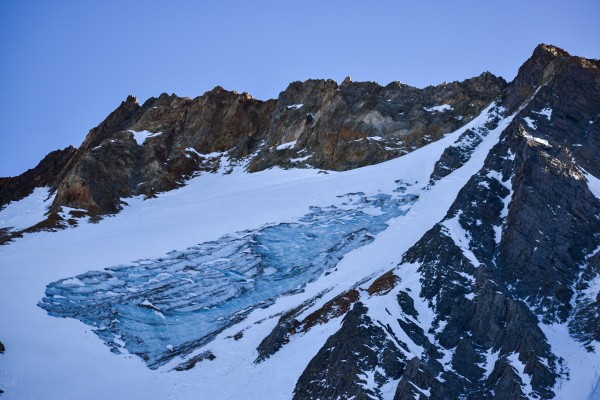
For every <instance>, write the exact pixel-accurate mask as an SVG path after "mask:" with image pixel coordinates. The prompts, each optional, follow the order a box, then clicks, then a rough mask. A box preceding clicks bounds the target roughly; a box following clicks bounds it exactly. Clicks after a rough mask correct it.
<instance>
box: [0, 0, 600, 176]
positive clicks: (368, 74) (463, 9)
mask: <svg viewBox="0 0 600 400" xmlns="http://www.w3.org/2000/svg"><path fill="white" fill-rule="evenodd" d="M598 15H600V2H598V1H596V0H579V1H575V0H574V1H569V2H567V1H554V0H547V1H539V0H529V1H513V0H510V1H502V2H482V1H452V2H450V1H421V2H415V1H411V2H409V1H383V0H382V1H374V0H371V1H368V2H367V1H365V2H359V1H312V0H308V1H297V2H289V1H228V0H222V1H184V0H173V1H169V2H167V1H160V2H159V1H133V0H131V1H117V0H114V1H113V0H104V1H96V2H92V1H61V0H56V1H42V0H40V1H31V0H2V1H0V51H1V53H0V54H1V55H2V56H1V60H2V61H1V62H0V176H10V175H17V174H20V173H22V172H24V171H25V170H26V169H28V168H33V167H34V166H35V165H36V164H37V162H39V161H40V160H41V158H43V156H44V155H45V154H47V153H48V152H50V151H52V150H54V149H58V148H64V147H66V146H68V145H69V144H72V145H74V146H79V144H80V143H81V142H82V141H83V139H84V138H85V136H86V134H87V132H88V131H89V130H90V129H91V128H93V127H94V126H96V125H97V124H98V123H100V122H101V121H102V120H103V119H104V118H105V117H106V116H107V115H108V114H109V113H110V112H111V111H112V110H113V109H115V108H116V107H117V106H118V105H119V104H120V102H121V101H122V100H124V99H125V98H126V97H127V95H128V94H133V95H135V96H137V97H138V98H139V99H140V100H141V101H144V100H145V99H147V98H148V97H151V96H158V95H160V94H161V93H162V92H167V93H176V94H178V95H180V96H190V97H195V96H198V95H201V94H202V93H204V92H205V91H207V90H210V89H212V88H213V87H214V86H216V85H221V86H223V87H225V88H226V89H230V90H237V91H238V92H243V91H246V92H249V93H250V94H252V95H253V96H254V97H257V98H259V99H267V98H275V97H277V95H278V93H279V92H280V91H282V90H284V89H285V87H286V86H287V84H288V83H289V82H292V81H295V80H305V79H308V78H332V79H335V80H337V81H341V80H343V79H344V77H345V76H347V75H350V76H352V77H353V79H354V80H355V81H362V80H370V81H377V82H379V83H381V84H387V83H389V82H391V81H396V80H398V81H401V82H404V83H407V84H410V85H413V86H418V87H423V86H427V85H429V84H438V83H441V82H444V81H453V80H463V79H466V78H469V77H472V76H476V75H479V74H480V73H481V72H483V71H486V70H489V71H491V72H492V73H494V74H497V75H500V76H503V77H504V78H506V79H507V80H511V79H512V78H514V76H515V74H516V72H517V69H518V67H519V66H520V65H521V64H522V63H523V62H524V61H525V60H526V59H527V58H528V57H529V56H530V55H531V52H532V51H533V49H534V48H535V46H536V45H537V44H539V43H551V44H555V45H557V46H559V47H562V48H564V49H566V50H567V51H569V52H570V53H571V54H574V55H581V56H585V57H589V58H600V40H599V38H600V24H599V23H598Z"/></svg>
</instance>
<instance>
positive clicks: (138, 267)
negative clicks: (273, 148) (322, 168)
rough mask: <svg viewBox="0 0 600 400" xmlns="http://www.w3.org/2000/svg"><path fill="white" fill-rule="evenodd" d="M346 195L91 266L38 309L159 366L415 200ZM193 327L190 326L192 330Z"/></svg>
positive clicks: (398, 195) (357, 243)
mask: <svg viewBox="0 0 600 400" xmlns="http://www.w3.org/2000/svg"><path fill="white" fill-rule="evenodd" d="M405 190H406V187H405V186H399V187H398V188H397V189H396V190H395V191H394V194H393V195H388V194H377V195H374V196H366V195H365V194H364V193H351V194H347V195H344V196H340V197H341V198H343V199H344V200H345V201H343V202H342V203H341V204H340V205H339V206H329V207H312V210H311V212H310V213H308V214H307V215H305V216H304V217H302V218H300V219H299V220H298V221H297V222H295V223H281V224H274V225H271V226H267V227H265V228H262V229H259V230H250V231H245V232H238V233H236V234H232V235H227V236H223V237H221V238H219V239H218V240H216V241H210V242H205V243H202V244H200V245H197V246H193V247H190V248H187V249H185V250H182V251H172V252H169V253H168V254H167V255H166V256H165V257H161V258H157V259H142V260H139V261H136V262H134V263H132V264H131V265H121V266H117V267H111V268H107V269H105V270H103V271H90V272H87V273H84V274H80V275H77V276H76V277H74V278H67V279H62V280H59V281H57V282H54V283H51V284H50V285H48V288H47V290H46V297H45V298H44V299H43V300H42V301H41V302H40V306H41V307H42V308H44V309H45V310H47V311H48V312H49V313H50V315H53V316H56V317H72V318H77V319H79V320H81V321H82V322H84V323H86V324H88V325H90V326H92V327H93V328H94V332H95V333H96V334H97V335H98V336H99V337H100V338H101V339H103V340H104V341H105V342H106V343H107V344H108V345H109V346H110V348H111V349H112V350H113V351H114V352H117V353H119V352H120V351H119V349H120V348H121V347H125V348H126V349H127V351H128V352H129V353H132V354H136V355H139V356H140V357H142V359H144V360H145V361H146V362H147V364H148V366H149V367H151V368H157V367H158V366H160V365H163V364H164V363H166V362H168V361H169V360H171V359H172V358H174V357H176V356H181V355H186V354H189V353H190V352H192V351H193V350H195V349H196V348H198V347H201V346H203V345H205V344H206V343H207V342H209V341H210V340H211V339H212V338H214V336H215V335H216V334H217V333H218V332H220V331H222V330H223V328H225V327H228V326H231V325H232V324H234V323H236V322H239V321H241V320H242V319H243V318H244V317H245V316H246V315H248V314H249V313H250V312H251V311H252V310H253V309H254V308H256V307H267V306H269V305H271V304H272V303H273V301H274V299H275V298H276V297H277V296H280V295H283V294H286V293H288V294H289V293H293V292H294V291H299V290H302V288H303V286H304V285H305V284H306V283H308V282H311V281H314V280H315V279H317V278H318V277H319V276H320V275H321V274H322V273H324V272H325V273H327V271H328V270H331V269H333V268H335V266H336V265H337V264H338V262H339V261H340V260H341V258H342V257H343V256H344V254H346V253H348V252H350V251H352V250H354V249H357V248H359V247H361V246H364V245H365V244H368V243H370V242H372V241H373V240H374V236H375V235H377V234H378V233H379V232H381V231H382V230H384V229H385V228H386V227H387V225H386V224H385V222H386V221H387V220H389V219H390V218H394V217H398V216H401V215H405V214H406V212H407V211H408V210H409V209H410V206H411V205H412V204H414V202H415V201H416V200H417V196H415V195H404V194H402V193H403V192H404V191H405ZM190 327H193V328H190Z"/></svg>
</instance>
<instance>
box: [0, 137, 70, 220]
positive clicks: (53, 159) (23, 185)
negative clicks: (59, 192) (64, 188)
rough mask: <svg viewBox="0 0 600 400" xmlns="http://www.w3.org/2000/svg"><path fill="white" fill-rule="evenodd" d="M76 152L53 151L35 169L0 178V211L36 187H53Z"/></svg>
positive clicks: (68, 150)
mask: <svg viewBox="0 0 600 400" xmlns="http://www.w3.org/2000/svg"><path fill="white" fill-rule="evenodd" d="M76 152H77V150H76V149H75V148H74V147H72V146H70V147H67V148H65V149H63V150H56V151H53V152H51V153H49V154H48V155H47V156H46V157H44V159H43V160H42V161H40V163H39V164H38V165H37V166H36V167H35V168H32V169H30V170H28V171H26V172H24V173H23V174H21V175H19V176H15V177H9V178H0V209H2V208H3V207H4V206H5V205H6V204H8V203H10V202H11V201H16V200H20V199H22V198H24V197H27V196H28V195H29V194H31V192H33V189H35V188H37V187H44V186H48V187H51V188H52V187H55V186H56V184H57V176H58V175H59V173H60V172H61V171H62V170H63V169H64V167H65V166H66V165H67V164H68V162H69V160H70V159H71V158H72V157H73V156H74V155H75V153H76Z"/></svg>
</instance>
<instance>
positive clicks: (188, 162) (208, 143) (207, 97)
mask: <svg viewBox="0 0 600 400" xmlns="http://www.w3.org/2000/svg"><path fill="white" fill-rule="evenodd" d="M505 88H506V82H505V81H504V80H503V79H502V78H498V77H496V76H494V75H492V74H490V73H488V72H486V73H483V74H481V75H480V76H478V77H475V78H472V79H467V80H466V81H463V82H452V83H449V84H442V85H439V86H430V87H427V88H424V89H417V88H414V87H410V86H408V85H404V84H401V83H399V82H393V83H390V84H389V85H387V86H385V87H384V86H380V85H379V84H377V83H374V82H352V80H351V79H350V78H347V79H346V80H345V81H344V82H342V84H340V85H338V84H337V83H336V82H335V81H332V80H308V81H305V82H294V83H292V84H290V85H289V86H288V88H287V89H286V90H284V91H283V92H281V94H280V95H279V98H278V99H277V100H268V101H260V100H257V99H254V98H252V96H250V95H249V94H247V93H242V94H240V93H237V92H231V91H227V90H225V89H223V88H221V87H216V88H215V89H213V90H211V91H209V92H206V93H205V94H204V95H202V96H199V97H196V98H194V99H190V98H187V97H186V98H181V97H177V96H176V95H167V94H162V95H161V96H159V97H158V98H150V99H148V100H147V101H146V102H144V104H143V105H140V104H139V103H138V101H137V99H136V98H135V97H133V96H129V97H128V98H127V99H126V100H125V101H124V102H123V103H122V104H121V105H120V106H119V107H118V108H117V109H116V110H115V111H114V112H112V113H111V114H110V115H109V116H108V117H107V118H106V119H105V120H104V121H103V122H102V123H101V124H100V125H98V126H97V127H96V128H94V129H92V130H91V131H90V132H89V134H88V135H87V137H86V139H85V140H84V142H83V143H82V144H81V146H80V147H79V148H78V149H74V148H72V147H70V148H68V149H65V150H63V151H57V152H53V153H51V154H50V155H48V157H47V158H46V159H45V160H44V161H43V162H42V163H40V165H38V166H37V167H36V168H35V169H33V170H30V171H27V172H26V173H24V174H23V175H21V176H19V177H16V178H2V179H0V208H1V207H3V206H5V205H6V204H7V203H9V202H10V201H15V200H19V199H21V198H23V197H25V196H27V195H28V194H29V193H31V191H32V190H33V189H34V188H35V187H41V186H49V187H50V188H51V192H52V193H54V194H55V197H54V200H53V202H52V204H51V207H50V209H49V212H48V219H47V221H46V222H45V223H43V224H42V225H41V226H40V227H42V228H56V227H60V226H66V224H65V222H66V221H65V217H66V219H70V218H71V217H81V216H82V215H90V216H93V217H97V216H99V215H102V214H107V213H109V214H110V213H116V212H118V211H119V210H120V209H121V208H122V206H123V204H125V203H126V201H127V200H126V199H127V198H128V197H131V196H139V195H143V196H148V197H152V196H155V195H156V194H157V193H159V192H164V191H168V190H172V189H174V188H177V187H180V186H182V185H184V184H185V182H186V180H188V179H190V178H191V177H194V176H197V175H199V174H203V173H215V172H219V173H229V172H230V171H232V170H233V169H234V168H242V169H244V170H247V171H249V172H256V171H261V170H264V169H267V168H272V167H281V168H320V169H325V170H337V171H343V170H348V169H353V168H357V167H361V166H366V165H372V164H376V163H379V162H383V161H386V160H389V159H392V158H395V157H399V156H402V155H403V154H406V153H409V152H411V151H413V150H414V149H417V148H419V147H422V146H424V145H426V144H427V143H430V142H432V141H435V140H437V139H439V138H440V137H441V136H442V135H443V134H445V133H447V132H451V131H454V130H456V129H457V128H458V127H460V126H462V125H464V124H465V123H466V122H468V121H469V120H471V119H472V118H473V117H475V116H476V115H478V114H479V113H480V112H481V110H482V109H483V108H485V107H486V106H487V105H488V104H489V103H490V102H491V101H492V100H494V99H495V98H497V97H499V96H500V94H501V93H502V91H503V90H504V89H505ZM63 207H68V208H69V209H75V210H70V211H69V212H70V214H68V215H66V216H65V215H64V214H61V213H60V211H61V210H62V208H63ZM73 213H75V214H73ZM74 221H75V220H72V223H76V222H74ZM40 227H38V228H40ZM7 228H8V227H7ZM34 229H35V228H34ZM21 233H22V232H14V231H7V232H5V240H7V239H10V238H11V237H15V236H18V235H20V234H21Z"/></svg>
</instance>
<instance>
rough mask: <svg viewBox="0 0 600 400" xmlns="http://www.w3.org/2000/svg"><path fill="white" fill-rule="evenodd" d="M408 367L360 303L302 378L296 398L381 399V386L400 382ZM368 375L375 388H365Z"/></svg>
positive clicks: (348, 315)
mask: <svg viewBox="0 0 600 400" xmlns="http://www.w3.org/2000/svg"><path fill="white" fill-rule="evenodd" d="M405 365H406V362H405V360H404V355H403V353H402V352H401V351H399V350H398V348H397V347H396V345H395V344H394V343H393V342H391V341H390V340H389V339H387V335H386V334H385V332H384V330H383V329H382V328H380V327H378V326H375V325H374V324H373V323H372V321H371V320H370V318H369V317H368V316H367V315H366V308H365V307H364V305H363V304H362V303H360V302H358V303H356V304H355V305H354V307H353V308H352V310H351V311H350V312H349V313H348V314H347V315H346V317H344V321H343V325H342V328H341V329H340V330H339V331H338V332H336V333H335V334H334V335H332V336H331V337H329V339H327V341H326V343H325V345H324V346H323V347H322V348H321V350H320V351H319V353H318V354H317V355H316V356H315V357H314V358H313V359H312V360H311V361H310V363H309V364H308V366H307V367H306V369H305V370H304V372H303V373H302V375H301V376H300V378H299V379H298V382H297V384H296V388H295V389H294V399H323V398H327V399H337V398H347V399H349V398H354V399H372V398H373V397H374V396H376V397H379V396H380V392H379V389H378V387H381V386H382V385H384V384H385V383H386V382H387V381H388V380H390V379H398V378H399V377H400V376H401V374H402V371H403V370H404V367H405ZM367 373H369V374H373V380H374V381H375V382H376V385H375V387H373V388H369V387H368V386H366V385H364V382H365V380H366V379H368V378H367V375H366V374H367Z"/></svg>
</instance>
